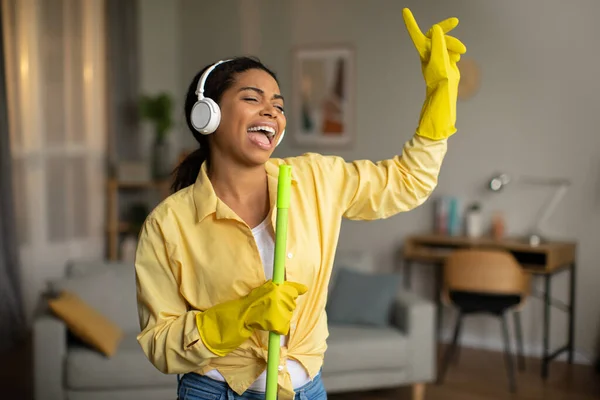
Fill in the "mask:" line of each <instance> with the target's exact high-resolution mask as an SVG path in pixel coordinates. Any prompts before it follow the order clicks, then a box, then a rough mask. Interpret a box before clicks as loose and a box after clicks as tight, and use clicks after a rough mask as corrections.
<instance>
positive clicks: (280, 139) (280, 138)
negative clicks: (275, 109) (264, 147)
mask: <svg viewBox="0 0 600 400" xmlns="http://www.w3.org/2000/svg"><path fill="white" fill-rule="evenodd" d="M283 136H285V129H284V130H283V132H281V135H280V136H279V139H278V140H277V144H276V145H275V147H277V146H279V145H280V144H281V141H282V140H283Z"/></svg>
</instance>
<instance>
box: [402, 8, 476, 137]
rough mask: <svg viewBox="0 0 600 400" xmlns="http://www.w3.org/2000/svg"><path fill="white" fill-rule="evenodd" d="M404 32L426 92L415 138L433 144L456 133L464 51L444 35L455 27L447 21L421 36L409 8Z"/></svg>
mask: <svg viewBox="0 0 600 400" xmlns="http://www.w3.org/2000/svg"><path fill="white" fill-rule="evenodd" d="M402 15H403V17H404V23H405V24H406V29H407V30H408V34H409V35H410V37H411V39H412V41H413V43H414V45H415V47H416V49H417V51H418V53H419V56H420V58H421V68H422V71H423V77H424V78H425V84H426V85H427V90H426V93H425V103H424V104H423V108H422V110H421V116H420V120H419V127H418V128H417V132H416V133H417V135H420V136H423V137H427V138H430V139H434V140H439V139H445V138H447V137H449V136H451V135H452V134H454V133H455V132H456V127H455V124H456V101H457V97H458V83H459V81H460V72H459V71H458V67H457V65H456V63H457V62H458V61H459V60H460V56H461V54H464V53H466V51H467V49H466V47H465V45H464V44H462V43H461V42H460V41H459V40H458V39H456V38H454V37H452V36H448V35H446V33H448V32H450V31H451V30H452V29H454V28H456V26H457V25H458V19H457V18H448V19H445V20H444V21H442V22H439V23H437V24H435V25H433V26H432V27H431V29H430V30H429V31H427V33H426V34H423V32H421V29H420V28H419V25H418V24H417V22H416V21H415V18H414V17H413V15H412V13H411V12H410V10H409V9H408V8H405V9H404V10H403V11H402Z"/></svg>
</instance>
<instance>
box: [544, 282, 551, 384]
mask: <svg viewBox="0 0 600 400" xmlns="http://www.w3.org/2000/svg"><path fill="white" fill-rule="evenodd" d="M550 277H551V274H546V275H544V349H543V354H542V378H543V379H547V378H548V364H549V363H550V357H549V354H548V352H549V349H550V287H551V285H550V283H551V281H550Z"/></svg>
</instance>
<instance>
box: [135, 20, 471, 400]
mask: <svg viewBox="0 0 600 400" xmlns="http://www.w3.org/2000/svg"><path fill="white" fill-rule="evenodd" d="M404 18H405V22H406V24H407V28H408V31H409V33H410V35H411V37H412V39H413V42H414V43H415V46H416V48H417V50H418V51H419V54H420V56H421V61H422V66H423V72H424V76H425V80H426V84H427V95H426V96H427V98H426V101H425V106H424V107H423V111H422V113H421V118H420V123H419V127H418V129H417V131H416V134H415V135H414V137H413V138H412V139H411V140H410V141H408V142H407V143H406V144H405V145H404V148H403V150H402V155H401V156H397V157H394V158H393V159H390V160H385V161H381V162H379V163H372V162H370V161H365V160H361V161H354V162H346V161H344V160H343V159H341V158H339V157H332V156H329V157H326V156H321V155H319V154H314V153H311V154H305V155H302V156H299V157H292V158H288V159H274V158H271V154H272V152H273V150H274V149H275V147H276V145H277V143H279V141H280V140H281V138H282V137H283V134H284V130H285V127H286V118H285V114H284V100H283V97H282V96H281V94H280V90H279V85H278V82H277V79H276V76H275V74H274V73H273V72H271V71H270V70H269V69H268V68H266V67H265V66H264V65H262V64H261V63H259V62H258V61H256V60H254V59H250V58H235V59H233V60H228V61H225V62H221V63H217V64H216V65H212V66H210V67H207V68H205V69H204V70H202V71H200V73H198V75H196V77H195V78H194V79H193V81H192V83H191V85H190V87H189V90H188V94H187V98H186V102H185V112H186V118H187V122H188V126H189V128H190V130H191V131H192V134H193V135H194V137H195V138H196V139H197V141H198V142H199V144H200V147H199V149H198V150H197V151H195V152H194V153H192V154H191V155H190V156H188V158H187V159H185V160H184V161H183V162H182V163H181V164H180V166H179V167H178V169H177V171H176V176H175V182H174V185H173V188H174V191H175V193H174V194H173V195H171V196H169V197H168V198H167V199H166V200H165V201H163V202H162V203H161V204H160V205H159V206H158V207H157V208H156V209H155V210H153V211H152V213H151V214H150V215H149V216H148V218H147V220H146V222H145V224H144V227H143V229H142V232H141V234H140V238H139V244H138V249H137V255H136V263H135V268H136V276H137V290H138V303H139V315H140V325H141V329H142V331H141V333H140V334H139V336H138V341H139V343H140V345H141V347H142V349H143V350H144V352H145V354H146V356H147V357H148V359H149V360H150V361H151V362H152V364H153V365H154V366H155V367H156V368H158V369H159V370H160V371H162V372H163V373H172V374H184V375H183V377H182V378H181V380H180V382H179V393H178V395H179V397H180V398H181V399H190V400H194V399H207V398H211V399H219V398H225V397H223V396H228V397H229V398H233V397H240V396H241V398H245V399H249V398H256V399H258V398H260V399H262V398H264V390H265V368H266V360H267V350H268V334H269V331H273V332H276V333H278V334H280V335H282V349H281V362H280V367H279V376H278V383H279V398H280V399H293V398H294V397H296V398H299V397H300V395H301V394H302V397H303V398H306V399H311V400H312V399H324V398H326V393H325V390H324V388H323V384H322V382H321V380H320V374H319V372H320V370H321V366H322V363H323V358H324V353H325V350H326V337H327V319H326V315H325V303H326V298H327V286H328V281H329V277H330V274H331V268H332V263H333V258H334V254H335V249H336V246H337V240H338V234H339V230H340V225H341V220H342V218H343V217H345V218H349V219H354V220H373V219H379V218H386V217H389V216H392V215H394V214H396V213H399V212H402V211H408V210H411V209H413V208H415V207H417V206H418V205H420V204H422V203H423V202H424V201H425V200H426V199H427V197H428V196H429V195H430V193H431V192H432V190H433V189H434V187H435V186H436V183H437V176H438V173H439V169H440V166H441V163H442V159H443V157H444V155H445V152H446V148H447V138H448V136H450V135H452V134H453V133H454V132H455V130H456V129H455V127H454V123H455V119H456V117H455V107H456V104H455V103H456V95H457V88H458V80H459V77H458V70H457V68H456V61H458V58H459V57H460V54H462V53H464V52H465V51H466V49H465V48H464V46H463V45H462V43H460V42H459V41H458V40H457V39H454V38H451V37H449V36H445V33H446V32H448V31H449V30H451V29H452V28H454V27H455V26H456V25H457V23H458V21H457V20H456V19H455V18H453V19H448V20H445V21H443V22H441V23H440V24H438V25H435V26H434V27H433V29H431V30H430V31H429V32H428V33H427V34H426V35H423V34H422V33H421V32H420V30H419V28H418V26H417V24H416V22H415V21H414V19H413V17H412V15H411V14H410V11H408V10H405V11H404ZM209 68H210V69H209ZM207 71H208V72H210V73H208V74H207V75H206V74H204V72H207ZM203 76H204V78H205V80H204V79H201V78H202V77H203ZM202 96H205V97H206V98H209V99H211V100H212V101H214V102H215V103H216V104H218V108H219V110H220V118H219V115H218V113H216V111H215V110H213V111H212V112H213V113H214V114H212V115H211V114H209V113H207V111H206V109H204V111H203V107H204V103H203V101H201V100H202V99H203V97H202ZM199 99H200V100H199ZM209 117H211V118H213V119H212V122H208V119H209ZM206 125H208V126H206ZM213 131H214V132H213ZM211 132H212V133H211ZM282 163H285V164H289V165H291V166H292V193H291V204H292V205H293V212H291V213H290V216H289V222H288V226H289V228H288V246H287V250H288V252H289V253H288V255H287V256H288V257H287V263H286V267H285V270H286V282H285V283H284V284H281V285H276V284H274V283H273V282H272V281H271V277H272V268H273V251H274V242H273V238H274V231H273V227H274V226H275V225H274V221H275V213H274V212H273V211H274V202H275V199H276V191H277V175H278V166H279V165H281V164H282Z"/></svg>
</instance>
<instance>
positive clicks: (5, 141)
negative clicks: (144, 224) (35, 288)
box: [0, 10, 25, 353]
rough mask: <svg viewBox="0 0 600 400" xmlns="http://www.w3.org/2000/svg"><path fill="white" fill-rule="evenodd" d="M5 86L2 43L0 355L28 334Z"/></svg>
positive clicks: (0, 118)
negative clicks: (21, 281) (26, 331)
mask: <svg viewBox="0 0 600 400" xmlns="http://www.w3.org/2000/svg"><path fill="white" fill-rule="evenodd" d="M1 13H2V11H1V10H0V16H1V15H2V14H1ZM0 32H2V18H0ZM5 83H6V74H5V70H4V43H3V41H0V193H1V195H0V353H2V352H3V351H4V350H7V349H8V348H10V347H11V346H12V345H13V344H15V343H16V342H17V341H18V340H19V339H21V338H22V337H23V335H24V331H25V319H24V314H23V304H22V297H21V283H20V279H19V278H20V277H19V275H20V264H19V246H18V243H17V239H16V234H15V232H16V224H15V219H14V215H15V212H14V204H13V201H14V200H13V196H12V194H13V185H12V165H11V155H10V136H9V133H8V110H7V96H6V84H5Z"/></svg>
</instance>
